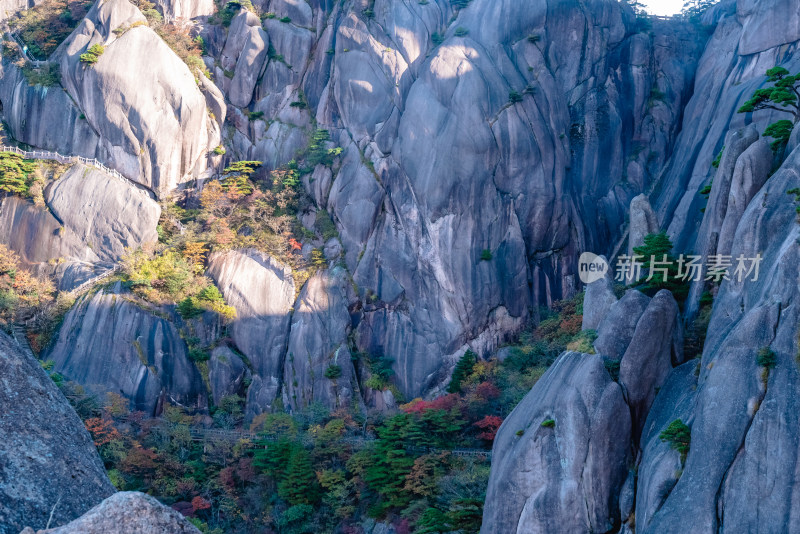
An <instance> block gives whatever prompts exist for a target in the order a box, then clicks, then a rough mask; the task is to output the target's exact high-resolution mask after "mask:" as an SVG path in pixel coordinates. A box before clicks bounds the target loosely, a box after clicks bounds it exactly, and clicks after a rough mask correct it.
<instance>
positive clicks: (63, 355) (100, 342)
mask: <svg viewBox="0 0 800 534" xmlns="http://www.w3.org/2000/svg"><path fill="white" fill-rule="evenodd" d="M176 323H179V320H178V318H177V315H175V314H173V313H169V312H165V311H164V310H159V309H154V308H151V307H150V305H148V304H146V303H143V302H139V301H138V300H136V299H135V298H134V297H133V296H131V295H130V294H127V293H125V292H124V291H123V290H122V288H121V285H120V284H117V285H116V286H115V287H113V288H112V289H111V290H100V291H97V292H96V293H90V294H88V295H87V296H85V297H83V299H82V300H81V301H80V302H78V304H76V305H75V306H74V307H73V308H72V309H71V310H70V311H69V312H68V313H67V315H66V317H65V318H64V322H63V324H62V325H61V329H60V331H59V333H58V338H57V339H56V341H55V343H54V344H53V346H52V348H51V349H49V351H48V352H47V354H46V359H52V360H53V361H54V362H55V368H56V370H58V372H60V373H62V374H63V375H64V376H65V377H67V378H68V379H70V380H74V381H76V382H78V383H79V384H82V385H83V386H84V387H86V388H87V389H88V390H89V391H91V392H94V393H105V392H108V391H112V392H114V393H120V394H122V395H124V396H125V397H127V398H128V399H130V400H131V407H132V408H133V409H134V410H142V411H144V412H146V413H149V414H153V415H155V414H157V413H159V412H160V409H161V407H162V406H163V403H164V402H170V403H173V404H178V405H180V406H184V407H186V408H189V409H203V408H206V407H207V406H208V399H207V393H206V388H205V386H204V384H203V379H202V377H201V375H200V372H199V371H198V370H197V368H196V367H195V366H194V365H193V364H192V362H191V361H190V360H189V358H188V356H187V348H186V344H185V342H184V341H183V339H182V338H181V336H180V334H179V332H178V329H177V328H176ZM99 332H102V335H98V333H99Z"/></svg>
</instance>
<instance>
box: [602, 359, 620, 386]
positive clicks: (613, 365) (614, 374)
mask: <svg viewBox="0 0 800 534" xmlns="http://www.w3.org/2000/svg"><path fill="white" fill-rule="evenodd" d="M619 362H620V361H619V360H612V359H610V358H608V359H607V358H603V366H605V368H606V371H608V374H609V375H611V380H613V381H614V382H619Z"/></svg>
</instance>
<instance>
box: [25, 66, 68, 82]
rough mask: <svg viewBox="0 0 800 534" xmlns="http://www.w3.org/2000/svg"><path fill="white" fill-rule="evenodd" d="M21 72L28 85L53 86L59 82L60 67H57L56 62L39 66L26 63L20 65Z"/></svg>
mask: <svg viewBox="0 0 800 534" xmlns="http://www.w3.org/2000/svg"><path fill="white" fill-rule="evenodd" d="M22 74H23V75H24V76H25V79H26V80H27V81H28V85H31V86H33V85H41V86H44V87H54V86H56V85H58V84H60V83H61V69H59V67H58V64H57V63H46V64H45V65H44V66H43V67H39V68H34V67H32V66H30V65H29V64H27V63H26V64H25V66H24V67H22Z"/></svg>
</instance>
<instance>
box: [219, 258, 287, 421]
mask: <svg viewBox="0 0 800 534" xmlns="http://www.w3.org/2000/svg"><path fill="white" fill-rule="evenodd" d="M208 272H209V274H210V275H211V277H212V278H213V279H214V281H215V282H216V283H217V286H219V288H220V291H222V294H223V295H224V296H225V300H226V302H228V304H230V305H231V306H234V307H235V308H236V312H237V318H236V320H235V321H234V322H233V324H232V325H231V327H230V328H231V336H232V337H233V341H234V342H235V343H236V346H237V347H238V348H239V350H241V351H242V353H243V354H244V355H245V356H247V358H248V360H249V361H250V363H251V364H252V366H253V382H252V384H251V386H250V389H249V390H248V393H247V411H248V414H250V415H252V414H259V413H261V412H262V411H264V410H268V409H269V408H270V407H271V406H272V404H273V402H274V401H275V399H276V398H277V397H278V394H279V392H280V385H281V378H282V376H283V359H284V355H285V354H286V346H287V343H288V337H289V327H290V318H291V308H292V304H293V303H294V297H295V295H294V292H295V288H294V281H293V280H292V276H291V270H290V269H289V268H288V267H286V266H284V265H281V264H279V263H278V262H277V261H275V260H274V259H273V258H271V257H270V256H267V255H266V254H263V253H261V252H258V251H256V250H244V251H235V250H234V251H229V252H224V253H215V254H213V255H212V256H211V257H210V258H209V268H208Z"/></svg>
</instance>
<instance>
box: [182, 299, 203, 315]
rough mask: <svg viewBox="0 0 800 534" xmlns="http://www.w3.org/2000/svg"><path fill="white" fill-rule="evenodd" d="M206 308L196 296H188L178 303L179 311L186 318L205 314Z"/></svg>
mask: <svg viewBox="0 0 800 534" xmlns="http://www.w3.org/2000/svg"><path fill="white" fill-rule="evenodd" d="M204 311H205V310H204V309H203V307H202V306H200V304H199V303H198V302H197V299H196V298H194V297H186V298H185V299H183V300H182V301H180V302H179V303H178V313H179V314H181V317H183V318H184V319H193V318H195V317H198V316H200V315H202V314H203V312H204Z"/></svg>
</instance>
